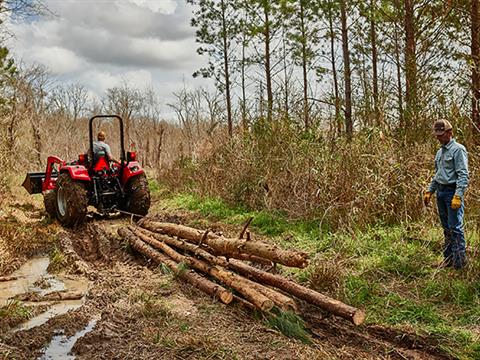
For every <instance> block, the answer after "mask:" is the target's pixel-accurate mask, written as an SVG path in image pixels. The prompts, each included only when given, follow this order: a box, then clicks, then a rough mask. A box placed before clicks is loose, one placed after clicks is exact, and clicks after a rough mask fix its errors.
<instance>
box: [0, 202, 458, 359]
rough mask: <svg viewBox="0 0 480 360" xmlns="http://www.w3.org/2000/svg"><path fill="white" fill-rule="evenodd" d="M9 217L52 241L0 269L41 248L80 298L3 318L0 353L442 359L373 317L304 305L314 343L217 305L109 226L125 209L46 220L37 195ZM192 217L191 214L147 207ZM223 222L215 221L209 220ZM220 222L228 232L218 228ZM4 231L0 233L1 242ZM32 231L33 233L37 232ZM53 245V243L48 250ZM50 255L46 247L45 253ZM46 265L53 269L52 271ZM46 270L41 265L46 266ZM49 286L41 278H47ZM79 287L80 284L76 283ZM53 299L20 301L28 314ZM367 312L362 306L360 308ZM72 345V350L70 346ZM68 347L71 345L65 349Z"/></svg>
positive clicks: (428, 344)
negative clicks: (358, 319)
mask: <svg viewBox="0 0 480 360" xmlns="http://www.w3.org/2000/svg"><path fill="white" fill-rule="evenodd" d="M0 215H1V216H3V219H6V216H9V217H12V216H13V217H15V221H18V222H19V223H28V224H29V226H33V228H36V227H37V226H38V228H42V229H45V230H42V231H45V232H51V233H54V238H55V244H54V245H52V244H47V245H48V246H47V245H46V246H45V247H43V248H42V247H40V249H39V250H38V251H39V252H40V253H38V254H32V253H31V252H30V253H29V254H27V255H26V256H23V257H19V258H18V259H17V260H16V261H14V262H12V263H11V264H10V266H9V267H8V266H7V267H4V269H8V270H6V271H4V273H1V274H0V276H6V275H9V273H10V274H13V273H14V270H15V269H17V268H19V267H20V266H21V265H22V264H23V263H25V262H26V261H27V260H28V258H29V257H31V256H32V255H37V256H38V255H42V253H41V252H42V251H43V252H44V254H43V255H45V252H48V254H46V255H47V256H50V259H52V262H51V263H50V267H49V269H48V272H49V273H50V274H51V275H49V276H56V277H58V278H61V279H70V280H71V281H78V283H82V284H87V286H86V287H85V288H84V289H83V293H82V295H83V297H82V298H81V303H80V305H79V306H78V307H76V308H75V309H71V310H70V311H68V312H67V313H64V314H61V315H58V316H53V317H51V318H50V319H49V320H48V321H46V322H45V323H43V324H41V325H38V326H35V327H33V328H30V329H23V330H22V329H20V330H18V329H19V328H18V326H19V325H20V324H21V323H22V322H23V319H22V318H21V317H19V318H15V317H13V316H11V314H8V313H6V314H5V313H3V317H2V318H0V357H1V358H5V359H38V358H40V359H42V358H43V359H74V358H75V359H89V360H91V359H308V360H312V359H449V358H450V357H449V356H448V355H447V354H446V353H443V352H442V351H441V350H439V347H438V344H436V343H435V341H434V340H431V339H428V338H422V337H419V336H417V335H415V334H413V333H408V332H400V331H398V330H394V329H389V328H385V327H381V326H375V325H368V326H367V325H363V326H359V327H355V326H354V325H352V324H350V323H349V322H347V321H345V320H343V319H340V318H334V317H331V316H329V315H328V314H326V313H323V312H322V311H321V310H319V309H317V308H314V307H308V306H304V309H303V310H304V312H303V318H304V319H305V320H306V324H307V328H308V330H309V333H310V335H311V338H312V343H311V344H304V343H302V342H300V341H299V340H295V339H290V338H288V337H286V336H285V335H283V334H281V333H279V332H278V331H275V330H272V329H271V328H269V327H268V326H267V325H266V324H265V321H264V319H263V318H262V316H261V315H260V314H253V313H252V312H251V311H250V310H248V309H245V308H242V307H241V306H240V305H238V304H230V305H223V304H221V303H219V302H216V301H215V300H213V299H211V298H209V297H208V296H206V295H204V294H203V293H201V292H199V291H198V290H196V289H195V288H192V287H191V286H189V285H186V284H183V283H180V282H178V281H177V280H176V279H175V278H174V277H173V276H172V275H170V274H168V273H167V274H165V273H163V272H162V269H161V267H159V266H157V264H152V263H150V262H148V261H147V260H146V259H145V258H143V257H142V256H140V255H138V254H135V253H133V252H132V250H130V249H129V248H128V247H127V246H126V245H125V244H123V243H122V242H121V240H120V238H119V237H118V236H117V235H116V230H117V228H118V227H120V226H123V225H125V224H127V223H128V222H129V221H131V220H130V219H128V218H125V217H118V218H109V219H99V218H95V217H91V218H89V221H88V223H87V224H86V225H85V226H83V227H82V228H80V229H77V230H75V231H70V230H64V229H61V228H60V227H59V226H58V225H57V224H55V223H49V222H48V221H47V220H46V219H45V214H44V212H43V209H42V205H41V203H35V204H33V205H32V204H29V205H28V206H27V205H26V204H21V203H16V204H13V206H11V208H10V210H4V211H3V212H2V214H0ZM151 216H154V217H156V218H161V219H164V220H169V221H172V222H182V223H189V222H192V221H193V220H195V221H196V222H197V223H198V221H199V219H195V215H194V214H185V213H178V214H172V213H168V214H167V213H166V212H165V211H162V210H161V208H160V206H158V204H156V206H155V204H154V206H153V208H152V215H151ZM215 226H221V224H220V225H219V224H215ZM225 231H227V232H228V231H229V228H228V227H225ZM7 235H8V234H7V233H5V232H4V233H3V236H4V238H3V241H8V239H5V236H7ZM35 236H38V234H36V233H34V234H32V238H31V241H32V242H34V241H35ZM52 246H54V248H56V250H55V251H53V253H52ZM52 254H53V255H52ZM52 274H53V275H52ZM44 276H45V274H44ZM47 287H48V285H47ZM76 290H78V289H76ZM58 303H59V302H58V301H57V302H55V301H53V302H44V303H40V305H38V304H34V303H25V304H23V305H25V306H26V307H28V308H29V309H30V310H31V311H30V314H29V317H34V316H35V315H38V314H41V313H43V312H45V311H47V310H48V308H49V307H51V306H53V305H54V304H58ZM366 311H368V309H366ZM70 348H71V349H70ZM67 353H68V354H67Z"/></svg>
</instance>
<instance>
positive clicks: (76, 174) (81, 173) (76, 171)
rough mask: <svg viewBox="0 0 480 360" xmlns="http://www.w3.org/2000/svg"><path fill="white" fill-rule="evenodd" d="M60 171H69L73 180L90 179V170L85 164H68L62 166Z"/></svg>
mask: <svg viewBox="0 0 480 360" xmlns="http://www.w3.org/2000/svg"><path fill="white" fill-rule="evenodd" d="M60 172H68V173H69V174H70V177H71V178H72V179H73V180H81V181H90V180H91V178H90V175H88V170H87V168H86V167H85V166H83V165H66V166H62V167H61V168H60Z"/></svg>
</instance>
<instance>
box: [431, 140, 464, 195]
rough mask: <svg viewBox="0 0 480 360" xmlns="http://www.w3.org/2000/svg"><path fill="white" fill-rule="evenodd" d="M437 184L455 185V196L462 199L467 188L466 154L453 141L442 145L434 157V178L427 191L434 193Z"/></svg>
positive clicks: (461, 146) (459, 145)
mask: <svg viewBox="0 0 480 360" xmlns="http://www.w3.org/2000/svg"><path fill="white" fill-rule="evenodd" d="M438 184H443V185H447V184H456V185H457V187H456V189H455V195H458V196H460V197H463V194H464V193H465V190H466V189H467V186H468V153H467V150H466V149H465V146H463V145H462V144H459V143H457V142H456V141H455V139H452V140H450V142H449V143H448V144H445V145H442V147H441V148H440V149H439V150H438V151H437V155H435V176H434V177H433V178H432V181H431V183H430V187H429V189H428V191H430V192H432V193H433V192H435V191H436V190H437V188H438Z"/></svg>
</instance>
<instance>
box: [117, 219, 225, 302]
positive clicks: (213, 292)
mask: <svg viewBox="0 0 480 360" xmlns="http://www.w3.org/2000/svg"><path fill="white" fill-rule="evenodd" d="M118 233H119V235H120V236H121V237H122V238H124V239H125V240H127V242H128V243H129V244H130V245H131V246H132V247H133V248H134V249H135V250H136V251H138V252H139V253H141V254H143V255H145V256H147V257H148V258H150V259H152V260H154V261H155V262H157V263H159V264H165V265H166V266H168V268H169V269H170V270H172V271H173V272H174V273H175V274H176V275H177V276H178V277H179V278H180V279H182V280H184V281H186V282H188V283H190V284H192V285H193V286H195V287H196V288H198V289H200V290H201V291H203V292H204V293H206V294H208V295H210V296H214V297H216V298H218V299H220V301H221V302H223V303H224V304H229V303H230V302H231V301H232V299H233V295H232V293H231V292H230V291H228V290H226V289H225V288H223V287H222V286H220V285H218V284H215V283H214V282H212V281H210V280H208V279H205V278H204V277H202V276H200V275H198V274H197V273H195V272H194V271H193V270H187V271H185V270H182V269H179V266H178V263H176V262H175V261H173V260H172V259H170V258H168V257H167V256H165V255H163V254H161V253H159V252H158V251H155V250H154V249H152V248H151V247H150V246H149V245H147V244H145V243H144V242H143V241H141V240H139V239H138V238H137V237H135V236H134V235H133V233H132V232H131V231H129V230H127V229H124V228H120V229H118Z"/></svg>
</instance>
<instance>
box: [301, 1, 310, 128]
mask: <svg viewBox="0 0 480 360" xmlns="http://www.w3.org/2000/svg"><path fill="white" fill-rule="evenodd" d="M300 31H301V33H302V73H303V119H304V123H305V130H306V131H308V129H309V128H310V116H309V108H308V69H307V67H308V59H307V41H308V40H307V31H306V29H305V8H304V6H303V0H300Z"/></svg>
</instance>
